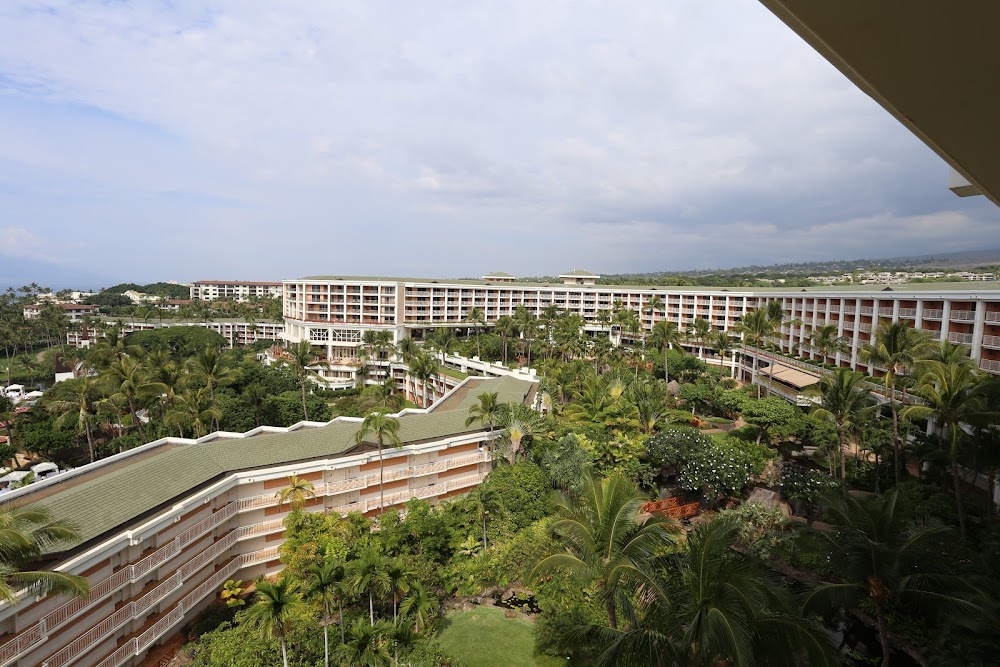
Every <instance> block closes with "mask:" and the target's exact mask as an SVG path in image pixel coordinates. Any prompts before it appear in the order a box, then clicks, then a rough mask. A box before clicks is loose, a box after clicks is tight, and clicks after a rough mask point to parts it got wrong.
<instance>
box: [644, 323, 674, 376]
mask: <svg viewBox="0 0 1000 667" xmlns="http://www.w3.org/2000/svg"><path fill="white" fill-rule="evenodd" d="M649 340H650V342H651V343H652V344H653V345H656V346H657V347H659V348H661V349H662V350H663V383H664V384H670V370H669V369H668V365H669V364H668V362H667V351H668V350H670V349H672V348H673V347H674V346H675V345H676V346H677V347H678V348H680V346H681V330H680V329H679V328H678V327H677V323H676V322H668V321H667V320H660V321H659V322H657V323H656V324H654V325H653V332H652V334H651V335H650V337H649Z"/></svg>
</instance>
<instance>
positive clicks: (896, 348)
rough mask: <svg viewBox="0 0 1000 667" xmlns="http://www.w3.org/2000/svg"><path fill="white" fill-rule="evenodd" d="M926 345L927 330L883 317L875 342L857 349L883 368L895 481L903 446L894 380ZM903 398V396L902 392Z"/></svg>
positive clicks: (863, 357) (864, 359) (867, 360)
mask: <svg viewBox="0 0 1000 667" xmlns="http://www.w3.org/2000/svg"><path fill="white" fill-rule="evenodd" d="M929 348H930V343H929V339H928V337H927V334H925V333H923V332H921V331H918V330H916V329H913V328H911V327H910V326H908V325H907V323H906V322H889V321H885V322H882V323H881V324H879V326H878V329H876V331H875V342H874V343H865V344H864V345H862V346H861V349H860V350H858V358H859V359H860V360H861V361H862V362H864V363H867V364H873V365H875V366H880V367H882V368H884V369H885V375H884V376H882V383H883V384H884V385H885V397H886V399H888V401H889V409H890V410H891V412H892V450H893V455H894V459H895V460H894V462H893V470H894V472H895V476H896V482H897V483H898V482H899V478H900V476H901V474H902V471H903V448H902V444H901V443H900V440H899V405H898V403H897V402H896V396H895V394H896V384H897V383H898V381H899V377H900V376H902V375H906V374H907V373H909V372H910V371H911V370H912V369H913V366H914V364H915V363H916V362H917V360H918V359H919V358H920V357H921V355H922V354H923V353H925V352H927V351H928V350H929ZM904 398H905V396H904Z"/></svg>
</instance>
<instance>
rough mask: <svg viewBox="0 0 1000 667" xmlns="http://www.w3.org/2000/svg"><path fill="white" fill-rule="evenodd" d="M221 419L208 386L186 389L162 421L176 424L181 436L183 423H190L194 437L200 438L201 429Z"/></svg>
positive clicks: (206, 428)
mask: <svg viewBox="0 0 1000 667" xmlns="http://www.w3.org/2000/svg"><path fill="white" fill-rule="evenodd" d="M220 419H222V410H220V409H219V408H218V407H217V406H216V404H215V401H214V400H212V397H211V396H209V395H208V387H199V388H198V389H192V390H188V391H187V392H185V393H184V394H182V395H181V396H179V397H178V400H177V407H176V408H175V409H174V410H172V411H170V412H168V413H167V416H166V417H165V418H164V422H165V423H166V424H167V425H168V426H176V427H177V428H178V429H180V430H181V437H183V436H184V432H183V425H184V424H186V423H190V424H191V428H192V429H193V430H194V437H195V438H196V439H197V438H200V437H201V435H202V430H203V429H204V430H206V431H207V430H208V427H209V426H210V425H211V424H213V423H218V421H219V420H220Z"/></svg>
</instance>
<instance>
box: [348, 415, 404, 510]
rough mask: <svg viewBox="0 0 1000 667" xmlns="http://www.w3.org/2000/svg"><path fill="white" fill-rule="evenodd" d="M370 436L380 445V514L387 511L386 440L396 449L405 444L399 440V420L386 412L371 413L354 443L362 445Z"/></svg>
mask: <svg viewBox="0 0 1000 667" xmlns="http://www.w3.org/2000/svg"><path fill="white" fill-rule="evenodd" d="M369 435H372V436H374V437H375V441H376V442H377V443H378V499H379V500H378V509H379V512H382V511H383V510H384V509H385V485H384V483H383V473H384V468H385V460H384V459H383V458H382V447H383V445H384V444H385V441H386V440H388V441H389V443H390V444H391V445H392V446H394V447H399V446H401V445H402V444H403V443H402V442H401V441H400V439H399V420H398V419H396V418H395V417H390V416H388V415H387V414H385V413H384V412H371V413H369V414H368V415H367V416H366V417H365V419H364V421H363V422H361V428H360V429H359V430H358V432H357V433H355V434H354V441H355V442H357V443H358V445H362V444H364V441H365V438H366V437H368V436H369Z"/></svg>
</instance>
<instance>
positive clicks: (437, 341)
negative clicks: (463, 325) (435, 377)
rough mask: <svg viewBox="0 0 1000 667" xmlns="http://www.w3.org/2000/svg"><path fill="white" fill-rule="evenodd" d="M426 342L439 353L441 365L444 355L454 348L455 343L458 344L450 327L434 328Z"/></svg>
mask: <svg viewBox="0 0 1000 667" xmlns="http://www.w3.org/2000/svg"><path fill="white" fill-rule="evenodd" d="M427 342H428V344H430V346H431V347H433V348H434V349H435V350H437V351H438V352H440V353H441V365H442V366H443V365H444V357H445V355H446V354H448V353H449V352H451V351H452V350H454V349H455V345H457V344H458V339H457V338H455V332H454V331H453V330H452V329H451V328H450V327H441V328H440V329H435V330H434V331H433V333H431V335H430V336H429V337H428V340H427Z"/></svg>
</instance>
